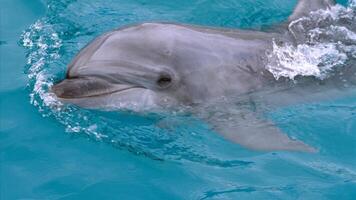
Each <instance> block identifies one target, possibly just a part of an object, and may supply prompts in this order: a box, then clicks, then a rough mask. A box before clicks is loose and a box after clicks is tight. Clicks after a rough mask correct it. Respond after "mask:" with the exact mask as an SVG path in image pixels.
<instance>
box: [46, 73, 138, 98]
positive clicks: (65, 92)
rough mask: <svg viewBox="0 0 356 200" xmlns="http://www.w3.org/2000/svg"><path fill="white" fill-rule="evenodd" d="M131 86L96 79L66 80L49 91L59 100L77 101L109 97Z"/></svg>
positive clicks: (131, 86)
mask: <svg viewBox="0 0 356 200" xmlns="http://www.w3.org/2000/svg"><path fill="white" fill-rule="evenodd" d="M132 88H136V86H133V85H127V84H117V83H111V82H109V81H107V80H104V79H102V78H97V77H79V78H67V79H64V80H63V81H61V82H59V83H57V84H55V85H53V86H52V88H51V90H52V92H54V94H55V95H56V96H57V97H58V98H61V99H78V98H88V97H97V96H102V95H109V94H112V93H115V92H120V91H124V90H128V89H132Z"/></svg>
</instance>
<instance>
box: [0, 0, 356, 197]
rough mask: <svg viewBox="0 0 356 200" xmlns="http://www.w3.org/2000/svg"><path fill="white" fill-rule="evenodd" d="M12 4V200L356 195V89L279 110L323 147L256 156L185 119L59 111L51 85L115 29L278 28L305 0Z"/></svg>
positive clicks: (4, 69) (0, 186) (1, 170)
mask: <svg viewBox="0 0 356 200" xmlns="http://www.w3.org/2000/svg"><path fill="white" fill-rule="evenodd" d="M0 3H1V8H0V9H1V12H0V14H1V28H0V67H1V68H0V70H1V71H0V95H1V97H0V101H1V102H0V106H1V108H0V115H1V118H0V120H1V121H0V199H1V200H8V199H9V200H10V199H355V198H356V167H355V166H356V135H355V133H356V93H350V94H348V95H347V97H336V98H335V97H334V98H332V100H326V101H322V102H314V103H310V104H300V105H294V106H290V107H284V108H280V109H278V110H273V111H271V112H270V113H268V115H269V116H270V117H271V118H272V119H273V120H274V121H275V122H276V123H277V124H278V125H279V126H280V127H281V128H283V130H284V131H285V132H286V133H288V134H290V135H291V136H295V137H298V138H300V139H301V140H303V141H306V142H307V143H308V144H311V145H313V146H314V147H317V148H318V149H319V152H318V153H316V154H304V153H295V152H294V153H293V152H254V151H249V150H247V149H244V148H242V147H240V146H238V145H236V144H232V143H230V142H228V141H226V140H224V139H222V138H221V137H219V136H218V135H216V134H214V133H212V132H211V131H209V128H208V126H207V125H206V124H204V123H203V122H201V121H199V120H197V119H195V118H194V117H192V116H189V115H185V114H182V115H178V116H175V117H169V116H159V115H156V114H145V115H140V116H138V115H137V114H133V113H129V112H102V111H92V110H84V109H81V108H78V107H75V106H67V107H59V106H57V104H56V103H55V102H54V100H53V98H52V97H51V95H50V94H49V93H48V90H47V89H48V87H49V86H50V85H51V84H52V83H53V82H54V81H56V80H60V79H61V78H63V76H64V73H65V65H66V64H67V63H68V62H69V61H70V59H71V58H72V57H73V56H74V55H75V54H76V52H78V51H79V50H80V49H81V48H82V47H83V46H84V45H85V44H86V43H87V42H89V41H90V40H92V39H93V38H94V37H95V36H97V35H99V34H101V33H102V32H104V31H108V30H111V29H113V28H117V27H120V26H124V25H127V24H132V23H138V22H142V21H172V22H181V23H192V24H200V25H210V26H220V27H233V28H254V29H268V27H270V26H273V25H274V24H276V23H278V22H280V21H283V20H285V19H286V18H287V17H288V15H289V14H290V13H291V11H292V9H293V7H294V5H295V3H296V1H295V0H288V1H286V0H268V1H267V0H258V1H256V0H227V1H213V0H201V1H188V0H181V1H158V0H157V1H146V0H105V1H104V0H91V1H87V0H42V1H41V0H31V1H28V0H1V1H0ZM339 3H342V4H343V5H344V6H346V5H347V2H346V1H343V2H341V1H340V2H339Z"/></svg>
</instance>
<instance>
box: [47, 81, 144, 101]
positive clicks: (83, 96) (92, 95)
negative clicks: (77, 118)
mask: <svg viewBox="0 0 356 200" xmlns="http://www.w3.org/2000/svg"><path fill="white" fill-rule="evenodd" d="M118 86H119V87H120V88H117V89H115V88H113V89H111V90H109V91H102V92H96V93H93V94H90V93H89V94H87V95H80V96H74V95H59V94H57V93H56V92H54V91H53V88H51V90H50V92H53V93H54V94H55V95H56V97H57V98H59V99H63V100H70V99H84V98H94V97H101V96H107V95H110V94H114V93H120V92H124V91H127V90H131V89H135V88H143V87H139V86H129V85H118ZM125 86H126V87H125Z"/></svg>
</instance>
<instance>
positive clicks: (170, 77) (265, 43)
mask: <svg viewBox="0 0 356 200" xmlns="http://www.w3.org/2000/svg"><path fill="white" fill-rule="evenodd" d="M334 3H335V2H334V1H333V0H299V2H298V3H297V6H296V9H295V10H294V12H293V14H292V15H291V16H290V17H289V19H288V23H289V22H291V21H293V20H296V19H298V18H301V17H303V16H305V15H307V14H308V13H310V12H311V11H315V10H318V9H327V8H329V7H330V6H332V5H334ZM288 23H285V24H282V25H281V26H280V27H279V28H277V29H276V31H266V32H261V31H250V30H231V29H217V28H208V27H200V26H192V25H179V24H172V23H143V24H139V25H134V26H129V27H124V28H120V29H117V30H113V31H111V32H108V33H105V34H103V35H101V36H99V37H97V38H96V39H95V40H93V41H92V42H91V43H90V44H88V45H87V46H86V47H85V48H83V49H82V50H81V51H80V52H79V54H78V55H77V56H76V57H75V58H74V59H73V61H72V62H71V63H70V64H69V66H68V71H67V77H66V79H64V80H63V81H61V82H59V83H57V84H56V85H54V86H53V87H52V90H53V92H54V93H55V94H56V96H57V97H58V98H59V99H60V100H61V101H64V102H69V103H73V104H77V105H79V106H82V107H88V108H105V107H115V106H117V107H119V108H128V109H138V110H139V109H140V108H143V109H151V108H152V109H156V108H163V109H170V108H175V107H177V106H187V107H190V108H191V111H192V112H193V113H195V114H196V115H197V116H198V117H201V118H203V119H206V120H207V121H208V122H209V123H211V124H212V126H213V128H214V130H215V131H216V132H218V133H220V134H222V135H223V136H224V137H225V138H228V139H230V140H232V141H234V142H236V143H238V144H240V145H242V146H244V147H247V148H250V149H253V150H267V151H270V150H287V151H306V152H314V151H315V149H314V148H313V147H311V146H309V145H307V144H305V143H303V142H301V141H299V140H296V139H291V138H290V137H288V136H287V135H286V134H284V133H282V131H281V130H280V129H279V128H278V127H276V126H274V125H273V123H272V122H270V121H269V120H267V119H265V118H264V117H263V116H262V115H260V114H258V112H255V111H253V109H250V107H249V108H245V106H243V105H242V106H241V110H240V111H239V112H236V111H230V108H229V106H230V105H229V106H224V105H222V106H220V107H219V109H220V111H219V112H207V111H206V112H204V109H205V108H206V107H204V106H201V107H199V105H207V104H208V102H214V101H217V102H219V101H220V100H221V99H226V98H229V97H231V98H233V97H239V96H240V97H246V98H244V99H245V100H246V101H245V102H255V101H257V100H256V99H259V100H261V101H263V100H265V99H266V101H268V100H269V101H270V102H269V103H271V104H273V103H277V104H278V103H279V102H282V101H283V99H284V98H287V97H286V96H284V97H280V96H279V97H278V96H277V97H276V95H271V93H268V92H265V91H267V90H266V88H268V87H269V88H276V87H277V88H278V87H281V90H283V88H285V84H288V83H286V82H285V81H280V80H279V81H277V80H276V79H275V78H274V77H273V75H272V74H271V73H270V72H269V71H268V70H266V65H267V60H268V58H267V54H266V52H267V51H270V50H271V49H272V45H273V41H274V40H278V42H282V43H283V42H287V41H292V40H293V39H294V37H293V35H292V34H291V33H290V31H289V30H288V26H287V24H288ZM313 87H314V90H315V91H316V90H318V88H317V87H319V85H318V86H313ZM320 87H323V86H320ZM288 88H289V87H288ZM312 91H313V89H312ZM288 95H290V96H289V97H288V99H294V98H297V97H299V96H303V95H304V93H303V87H295V88H293V89H290V91H289V92H288ZM271 96H273V97H274V98H269V97H271ZM237 106H238V105H237ZM212 107H214V106H212ZM224 114H227V115H228V117H227V118H224V117H221V116H222V115H224ZM235 122H236V123H235Z"/></svg>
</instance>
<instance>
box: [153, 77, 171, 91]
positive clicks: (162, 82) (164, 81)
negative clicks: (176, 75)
mask: <svg viewBox="0 0 356 200" xmlns="http://www.w3.org/2000/svg"><path fill="white" fill-rule="evenodd" d="M171 83H172V77H171V76H170V75H168V74H164V75H161V76H160V77H159V78H158V80H157V85H158V86H159V87H160V88H167V87H168V86H170V85H171Z"/></svg>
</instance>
